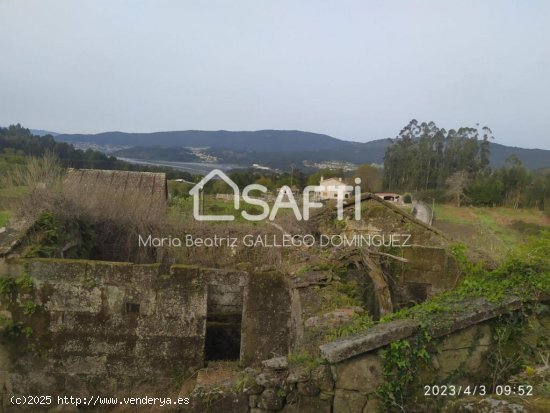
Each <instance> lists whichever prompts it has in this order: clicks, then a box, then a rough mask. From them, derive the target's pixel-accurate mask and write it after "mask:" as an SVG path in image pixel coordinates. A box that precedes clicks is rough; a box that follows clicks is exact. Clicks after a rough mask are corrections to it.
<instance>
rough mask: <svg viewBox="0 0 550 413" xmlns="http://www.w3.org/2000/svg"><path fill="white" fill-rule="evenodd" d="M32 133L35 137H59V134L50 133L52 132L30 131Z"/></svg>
mask: <svg viewBox="0 0 550 413" xmlns="http://www.w3.org/2000/svg"><path fill="white" fill-rule="evenodd" d="M30 131H31V133H32V134H33V135H35V136H46V135H52V136H57V135H59V133H57V132H50V131H47V130H42V129H30Z"/></svg>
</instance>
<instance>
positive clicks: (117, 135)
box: [57, 130, 351, 152]
mask: <svg viewBox="0 0 550 413" xmlns="http://www.w3.org/2000/svg"><path fill="white" fill-rule="evenodd" d="M57 139H59V140H62V141H65V142H93V143H96V144H98V145H107V144H109V145H119V146H121V145H125V146H128V145H130V146H143V147H150V146H164V147H195V148H201V147H216V148H227V149H233V150H239V151H277V152H291V151H296V150H298V151H301V150H312V149H331V148H336V147H339V146H341V145H345V144H350V143H351V142H347V141H341V140H339V139H336V138H333V137H331V136H328V135H323V134H320V133H311V132H301V131H287V130H261V131H254V132H230V131H224V130H221V131H194V130H189V131H174V132H153V133H124V132H104V133H98V134H96V135H83V134H61V135H58V137H57Z"/></svg>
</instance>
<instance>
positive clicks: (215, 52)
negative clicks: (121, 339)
mask: <svg viewBox="0 0 550 413" xmlns="http://www.w3.org/2000/svg"><path fill="white" fill-rule="evenodd" d="M549 21H550V2H549V1H546V0H541V1H535V0H532V1H515V0H514V1H506V0H495V1H485V0H456V1H455V0H446V1H441V0H434V1H430V0H424V1H393V0H387V1H368V0H357V1H351V0H334V1H333V0H323V1H319V0H311V1H310V0H299V1H297V0H277V1H269V0H266V1H258V0H246V1H245V0H209V1H196V0H195V1H187V0H79V1H75V0H48V1H44V0H0V51H1V52H0V125H4V126H7V125H9V124H12V123H21V124H22V125H23V126H25V127H28V128H36V129H46V130H50V131H55V132H63V133H98V132H104V131H112V130H120V131H126V132H152V131H165V130H186V129H204V130H219V129H225V130H259V129H297V130H305V131H311V132H319V133H325V134H328V135H331V136H334V137H336V138H340V139H346V140H356V141H369V140H373V139H379V138H385V137H395V136H396V135H397V134H398V133H399V131H400V129H401V128H402V127H403V126H404V125H406V124H407V123H408V121H409V120H411V119H413V118H414V119H417V120H419V121H434V122H436V124H437V125H438V126H440V127H445V128H456V127H460V126H475V125H476V124H480V125H481V126H483V125H487V126H489V127H490V128H491V129H492V130H493V133H494V135H495V138H496V139H495V141H496V142H498V143H502V144H506V145H513V146H522V147H529V148H534V147H538V148H544V149H550V24H548V22H549Z"/></svg>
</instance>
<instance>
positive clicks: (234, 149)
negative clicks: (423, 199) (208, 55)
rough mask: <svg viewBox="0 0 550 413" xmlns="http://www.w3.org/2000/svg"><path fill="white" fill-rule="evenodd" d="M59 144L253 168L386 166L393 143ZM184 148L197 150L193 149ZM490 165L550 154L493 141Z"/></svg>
mask: <svg viewBox="0 0 550 413" xmlns="http://www.w3.org/2000/svg"><path fill="white" fill-rule="evenodd" d="M56 139H57V140H61V141H66V142H71V143H79V144H93V145H97V146H98V147H101V146H109V145H110V146H118V147H126V148H125V149H122V150H118V151H116V152H114V154H115V155H116V156H121V157H126V158H135V159H144V160H159V161H176V162H193V161H197V160H199V161H200V160H205V159H216V161H217V162H218V163H226V164H234V165H243V166H250V165H252V164H254V163H259V164H265V165H269V166H271V167H274V168H287V167H289V166H290V165H296V166H298V167H300V165H303V164H304V161H306V162H307V163H308V164H311V163H318V164H322V163H323V162H328V161H336V162H343V163H353V164H362V163H377V164H381V163H383V159H384V153H385V151H386V149H387V147H388V146H389V145H390V144H391V140H390V139H379V140H374V141H370V142H365V143H360V142H350V141H344V140H340V139H337V138H333V137H331V136H328V135H323V134H318V133H311V132H301V131H286V130H261V131H254V132H230V131H192V130H190V131H174V132H154V133H124V132H105V133H99V134H96V135H84V134H75V135H69V134H60V135H58V136H56ZM183 148H194V149H193V150H188V149H183ZM490 148H491V165H492V166H493V167H499V166H502V165H504V162H505V160H506V158H507V157H508V156H510V155H511V154H515V155H517V156H518V157H519V158H520V159H521V160H522V161H523V163H524V165H525V166H526V167H527V168H529V169H539V168H544V167H549V166H550V150H544V149H524V148H517V147H511V146H505V145H501V144H498V143H491V144H490Z"/></svg>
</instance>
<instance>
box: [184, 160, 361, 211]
mask: <svg viewBox="0 0 550 413" xmlns="http://www.w3.org/2000/svg"><path fill="white" fill-rule="evenodd" d="M216 177H217V179H222V180H223V181H225V182H226V183H227V184H228V185H229V186H230V187H231V189H232V190H233V206H234V208H235V210H236V211H238V210H239V207H240V203H241V198H242V201H243V202H245V203H247V204H249V205H256V206H259V207H261V208H262V210H263V212H262V213H261V214H257V215H254V214H250V213H248V212H247V211H244V210H243V211H241V215H242V216H243V218H244V219H246V220H248V221H262V220H265V219H269V220H270V221H273V220H274V219H275V217H276V216H277V213H278V211H279V209H291V210H292V211H293V213H294V216H295V217H296V219H297V220H298V221H302V220H304V221H307V220H309V218H310V211H311V209H314V208H322V207H323V203H322V202H320V201H322V200H334V201H336V207H337V217H338V219H339V220H342V219H343V218H344V204H349V202H345V201H349V200H351V198H352V197H353V198H354V203H355V219H356V220H360V219H361V188H360V186H359V184H360V183H361V178H355V184H356V185H355V187H353V186H351V185H346V184H345V183H343V182H342V181H341V180H337V179H328V180H326V181H323V180H322V179H321V184H320V185H309V186H306V187H305V188H304V190H303V192H302V196H301V199H302V209H301V210H300V207H299V203H298V202H297V201H296V198H295V196H294V194H293V192H292V189H291V188H290V187H289V186H287V185H285V186H283V187H281V188H280V189H279V191H278V193H277V197H276V198H275V202H274V203H273V206H272V207H270V205H269V204H268V203H267V202H266V201H265V200H264V199H263V198H265V196H266V195H267V194H268V193H269V190H268V189H267V187H265V186H264V185H260V184H251V185H247V186H245V187H244V188H243V191H242V193H241V192H240V189H239V187H238V186H237V184H236V183H235V182H233V181H232V180H231V178H229V177H228V176H227V175H226V174H225V173H223V172H222V171H221V170H219V169H214V170H212V171H210V173H208V175H206V176H205V177H204V178H203V179H201V181H200V182H199V183H198V184H196V185H195V186H194V187H193V188H192V189H191V190H190V191H189V193H190V194H191V195H192V196H193V216H194V218H195V219H196V220H197V221H233V220H234V219H235V215H204V214H203V212H201V196H202V197H204V193H202V195H201V192H204V187H205V185H206V184H207V183H208V182H209V181H210V180H212V179H214V178H216ZM323 182H325V183H326V184H323ZM327 182H328V183H327ZM251 192H255V193H258V192H259V193H260V194H261V195H259V196H255V197H254V196H251Z"/></svg>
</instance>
